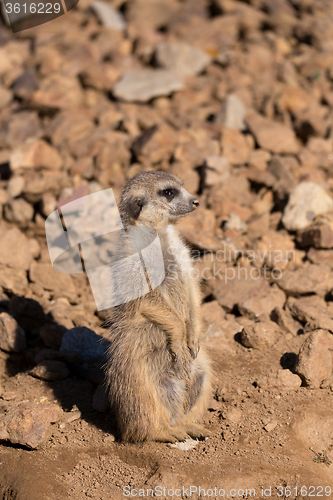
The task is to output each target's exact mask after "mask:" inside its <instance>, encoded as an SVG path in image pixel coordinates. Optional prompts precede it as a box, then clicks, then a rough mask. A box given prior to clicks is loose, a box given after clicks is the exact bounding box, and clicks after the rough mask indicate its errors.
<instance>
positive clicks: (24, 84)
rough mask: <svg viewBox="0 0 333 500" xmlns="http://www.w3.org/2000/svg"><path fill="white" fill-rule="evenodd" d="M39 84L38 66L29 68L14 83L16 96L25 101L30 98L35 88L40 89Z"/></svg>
mask: <svg viewBox="0 0 333 500" xmlns="http://www.w3.org/2000/svg"><path fill="white" fill-rule="evenodd" d="M38 84H39V82H38V75H37V71H36V68H34V67H30V68H27V69H26V70H25V71H24V72H23V73H22V74H21V75H20V76H19V77H18V78H17V79H16V80H15V82H14V84H13V90H14V93H15V96H16V97H19V98H20V99H23V100H25V101H27V100H29V99H30V98H31V96H32V94H33V93H34V92H35V90H37V89H38Z"/></svg>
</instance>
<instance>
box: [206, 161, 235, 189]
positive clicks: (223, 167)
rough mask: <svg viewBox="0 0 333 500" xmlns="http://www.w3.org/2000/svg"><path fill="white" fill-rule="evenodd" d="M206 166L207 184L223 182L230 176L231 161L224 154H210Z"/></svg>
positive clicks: (212, 184)
mask: <svg viewBox="0 0 333 500" xmlns="http://www.w3.org/2000/svg"><path fill="white" fill-rule="evenodd" d="M204 167H205V169H204V179H205V180H204V182H205V185H206V186H214V185H216V184H221V183H222V182H224V181H225V180H227V179H228V178H229V176H230V171H231V168H230V163H229V161H228V160H227V158H225V157H224V156H208V157H207V158H206V159H205V164H204Z"/></svg>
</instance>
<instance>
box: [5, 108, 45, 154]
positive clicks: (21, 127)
mask: <svg viewBox="0 0 333 500" xmlns="http://www.w3.org/2000/svg"><path fill="white" fill-rule="evenodd" d="M41 134H42V130H41V127H40V122H39V118H38V114H37V113H36V111H22V112H21V113H14V114H13V115H12V116H11V117H10V118H9V120H8V122H7V133H6V138H5V143H6V144H8V146H9V147H11V148H15V147H17V146H21V145H22V143H24V142H25V141H27V140H28V139H29V138H38V137H40V135H41Z"/></svg>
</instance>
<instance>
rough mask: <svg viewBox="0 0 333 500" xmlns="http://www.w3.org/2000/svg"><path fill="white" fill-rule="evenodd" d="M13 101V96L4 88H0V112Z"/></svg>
mask: <svg viewBox="0 0 333 500" xmlns="http://www.w3.org/2000/svg"><path fill="white" fill-rule="evenodd" d="M12 100H13V94H12V93H11V91H10V90H8V89H6V88H5V87H0V110H1V109H3V108H5V107H6V106H8V104H10V102H11V101H12Z"/></svg>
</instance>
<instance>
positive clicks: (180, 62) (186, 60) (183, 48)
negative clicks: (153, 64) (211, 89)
mask: <svg viewBox="0 0 333 500" xmlns="http://www.w3.org/2000/svg"><path fill="white" fill-rule="evenodd" d="M155 57H156V61H157V63H158V65H159V66H161V67H162V68H165V69H169V70H173V71H177V72H179V73H180V74H184V75H197V74H199V73H201V72H202V71H203V70H204V69H205V67H206V66H208V64H209V63H210V60H211V58H210V56H209V55H208V54H207V53H206V52H204V51H202V50H200V49H198V48H196V47H193V46H191V45H189V44H187V43H183V42H175V43H168V42H161V43H159V44H158V45H157V47H156V53H155Z"/></svg>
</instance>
